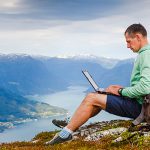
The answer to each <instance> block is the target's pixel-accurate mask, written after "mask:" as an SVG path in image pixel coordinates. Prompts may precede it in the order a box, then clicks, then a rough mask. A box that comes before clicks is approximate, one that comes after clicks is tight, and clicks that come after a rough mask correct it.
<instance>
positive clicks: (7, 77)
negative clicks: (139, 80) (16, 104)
mask: <svg viewBox="0 0 150 150" xmlns="http://www.w3.org/2000/svg"><path fill="white" fill-rule="evenodd" d="M132 67H133V59H127V60H117V59H109V58H103V57H96V56H92V55H88V56H82V55H80V56H72V57H65V58H60V57H41V56H29V55H0V87H2V88H5V89H10V90H12V91H14V92H16V93H20V94H21V95H32V94H47V93H48V94H49V93H52V92H57V91H60V90H65V89H66V88H67V87H68V86H70V85H82V84H84V85H85V84H88V82H87V81H86V80H85V78H84V76H83V75H82V73H81V70H83V69H87V70H89V72H90V73H91V74H92V75H93V77H94V79H95V80H96V81H97V82H98V83H99V84H100V86H101V87H106V86H108V85H109V84H114V83H115V84H121V85H124V86H126V85H129V79H130V74H131V70H132Z"/></svg>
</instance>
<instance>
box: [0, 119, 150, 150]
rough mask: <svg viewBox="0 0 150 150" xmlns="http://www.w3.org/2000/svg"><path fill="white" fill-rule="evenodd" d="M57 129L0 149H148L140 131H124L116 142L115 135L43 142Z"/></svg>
mask: <svg viewBox="0 0 150 150" xmlns="http://www.w3.org/2000/svg"><path fill="white" fill-rule="evenodd" d="M130 124H131V121H114V122H113V121H112V122H110V123H107V124H106V126H105V127H102V128H101V130H105V129H112V128H116V127H129V126H130ZM57 132H58V131H54V132H41V133H39V134H38V135H36V136H35V137H34V138H33V140H39V142H37V143H32V142H14V143H9V144H2V145H0V150H29V149H30V150H75V149H76V150H104V149H105V150H129V149H130V150H139V149H142V150H143V149H145V150H147V149H150V148H149V147H150V137H144V136H143V135H142V134H141V133H140V132H137V131H136V132H134V136H132V135H133V133H131V132H128V131H126V132H124V133H122V134H121V136H122V137H123V139H124V141H123V142H118V143H116V144H114V143H112V140H114V139H116V138H117V137H119V136H117V135H113V136H110V135H109V136H105V137H103V138H101V139H100V140H98V141H84V140H83V138H81V137H79V139H78V140H74V141H72V142H66V143H63V144H57V145H54V146H50V145H49V146H47V145H45V144H44V143H45V142H46V141H48V140H51V139H52V138H53V136H54V135H55V134H56V133H57Z"/></svg>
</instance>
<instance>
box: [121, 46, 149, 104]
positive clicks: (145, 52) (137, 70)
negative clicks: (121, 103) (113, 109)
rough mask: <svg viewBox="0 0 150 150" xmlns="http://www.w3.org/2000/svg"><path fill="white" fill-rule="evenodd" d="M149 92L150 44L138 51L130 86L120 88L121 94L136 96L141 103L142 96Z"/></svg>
mask: <svg viewBox="0 0 150 150" xmlns="http://www.w3.org/2000/svg"><path fill="white" fill-rule="evenodd" d="M149 93H150V45H149V44H148V45H146V46H144V47H143V48H141V49H140V50H139V51H138V56H137V59H136V61H135V63H134V67H133V70H132V75H131V81H130V87H125V88H124V89H123V90H122V95H123V96H127V97H130V98H136V99H137V101H138V102H139V103H140V104H142V103H143V96H144V95H146V94H149Z"/></svg>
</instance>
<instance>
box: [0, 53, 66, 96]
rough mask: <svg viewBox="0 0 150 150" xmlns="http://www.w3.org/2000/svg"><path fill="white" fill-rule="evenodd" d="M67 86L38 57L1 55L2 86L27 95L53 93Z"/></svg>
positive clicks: (0, 85)
mask: <svg viewBox="0 0 150 150" xmlns="http://www.w3.org/2000/svg"><path fill="white" fill-rule="evenodd" d="M52 67H54V66H52ZM60 85H61V86H60ZM66 86H67V83H65V82H64V80H60V79H59V78H58V77H57V75H56V74H54V73H53V72H52V71H50V68H49V70H48V69H47V68H46V66H45V65H44V64H43V63H42V62H41V61H39V60H38V59H34V58H32V57H31V56H29V55H1V56H0V87H3V88H6V89H11V90H13V91H15V92H16V93H20V94H23V95H26V94H35V93H38V94H43V93H48V92H49V93H51V92H54V91H55V90H62V89H65V87H66Z"/></svg>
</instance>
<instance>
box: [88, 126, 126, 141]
mask: <svg viewBox="0 0 150 150" xmlns="http://www.w3.org/2000/svg"><path fill="white" fill-rule="evenodd" d="M125 131H127V128H124V127H120V128H115V129H108V130H104V131H100V132H96V133H93V134H91V135H88V136H87V137H86V138H85V141H96V140H99V139H100V138H102V137H104V136H106V135H119V134H121V133H122V132H125Z"/></svg>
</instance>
